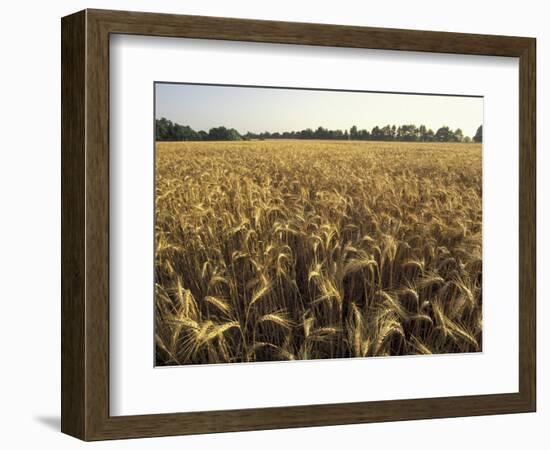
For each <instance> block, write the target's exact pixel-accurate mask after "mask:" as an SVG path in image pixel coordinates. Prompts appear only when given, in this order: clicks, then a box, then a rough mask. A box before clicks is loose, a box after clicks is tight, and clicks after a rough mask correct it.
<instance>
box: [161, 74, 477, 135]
mask: <svg viewBox="0 0 550 450" xmlns="http://www.w3.org/2000/svg"><path fill="white" fill-rule="evenodd" d="M155 86H156V117H157V118H161V117H166V118H167V119H170V120H172V121H173V122H177V123H179V124H181V125H189V126H190V127H191V128H193V129H195V130H206V131H208V129H210V128H212V127H216V126H221V125H223V126H225V127H228V128H235V129H237V130H238V131H239V132H240V133H242V134H244V133H246V132H247V131H252V132H255V133H258V132H261V131H269V132H276V131H279V132H282V131H296V130H302V129H305V128H312V129H315V128H317V127H319V126H322V127H325V128H329V129H341V130H344V129H349V128H350V127H351V126H353V125H357V127H358V128H359V129H362V128H365V129H367V130H369V131H370V130H371V129H372V127H374V126H376V125H378V126H384V125H386V124H390V125H393V124H395V125H397V126H399V125H403V124H411V123H413V124H416V125H421V124H424V125H426V126H427V127H428V128H432V129H433V130H434V131H436V130H437V128H439V127H441V126H443V125H448V126H449V127H451V128H452V129H456V128H461V129H462V131H463V132H464V134H465V135H467V136H473V135H474V134H475V132H476V129H477V127H478V126H479V125H481V124H482V123H483V99H482V98H479V97H449V96H437V95H410V94H387V93H370V92H345V91H320V90H301V89H274V88H249V87H232V86H202V85H196V84H165V83H157V84H156V85H155Z"/></svg>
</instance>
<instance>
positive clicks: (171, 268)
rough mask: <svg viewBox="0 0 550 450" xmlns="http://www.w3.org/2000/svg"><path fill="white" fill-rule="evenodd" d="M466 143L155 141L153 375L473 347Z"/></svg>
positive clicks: (470, 163) (477, 188) (478, 264)
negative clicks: (160, 370) (200, 367)
mask: <svg viewBox="0 0 550 450" xmlns="http://www.w3.org/2000/svg"><path fill="white" fill-rule="evenodd" d="M481 175H482V174H481V145H480V144H443V143H441V144H440V143H403V142H388V143H384V142H350V141H246V142H178V143H164V142H163V143H157V148H156V226H155V240H156V257H155V278H156V342H157V346H156V360H157V364H159V365H177V364H205V363H223V362H247V361H274V360H299V359H320V358H348V357H371V356H390V355H406V354H430V353H434V354H437V353H453V352H476V351H480V350H481V342H482V307H481V306H482V296H481V285H482V255H481V242H482V241H481V220H482V209H481V198H482V183H481V180H482V177H481Z"/></svg>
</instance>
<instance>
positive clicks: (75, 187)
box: [61, 12, 86, 438]
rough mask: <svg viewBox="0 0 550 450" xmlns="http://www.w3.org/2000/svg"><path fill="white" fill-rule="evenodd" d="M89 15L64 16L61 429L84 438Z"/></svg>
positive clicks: (62, 81) (62, 59)
mask: <svg viewBox="0 0 550 450" xmlns="http://www.w3.org/2000/svg"><path fill="white" fill-rule="evenodd" d="M85 20H86V15H85V13H84V12H79V13H76V14H73V15H71V16H68V17H65V18H64V19H63V22H62V27H61V35H62V39H61V40H62V47H61V146H62V153H61V234H62V240H61V318H62V320H61V430H62V431H63V432H65V433H68V434H71V435H73V436H77V437H81V438H82V437H83V436H84V430H85V424H84V411H85V408H86V406H85V399H84V392H85V386H84V380H85V375H86V370H85V361H84V350H85V342H84V333H85V331H84V330H85V313H84V301H85V293H84V282H85V276H86V274H85V252H84V235H85V221H84V214H85V209H84V195H85V194H84V192H85V186H84V181H85V176H84V167H85V164H84V158H85V143H84V139H85V131H86V127H85V123H84V122H85V115H86V102H85V64H84V61H85V56H84V52H85V31H86V30H85Z"/></svg>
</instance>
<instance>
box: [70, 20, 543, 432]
mask: <svg viewBox="0 0 550 450" xmlns="http://www.w3.org/2000/svg"><path fill="white" fill-rule="evenodd" d="M61 25H62V26H61V30H62V132H61V136H62V208H61V210H62V333H61V335H62V344H61V351H62V377H61V385H62V401H61V412H62V414H61V429H62V431H63V432H64V433H67V434H70V435H73V436H76V437H78V438H80V439H84V440H99V439H116V438H130V437H147V436H167V435H180V434H195V433H214V432H226V431H244V430H259V429H273V428H287V427H308V426H320V425H337V424H350V423H366V422H380V421H395V420H410V419H426V418H439V417H458V416H474V415H486V414H504V413H517V412H530V411H535V408H536V347H535V346H536V336H535V335H536V333H535V318H536V312H535V308H536V305H535V300H536V292H535V286H536V283H535V281H536V266H535V264H536V262H535V252H536V249H535V244H536V234H535V233H536V228H535V222H536V206H535V205H536V201H535V195H536V189H535V186H536V180H535V169H536V160H535V139H536V130H535V128H536V124H535V111H536V108H535V101H536V99H535V74H536V69H535V67H536V66H535V58H536V56H535V53H536V50H535V49H536V40H535V39H533V38H525V37H506V36H488V35H474V34H459V33H443V32H432V31H411V30H398V29H382V28H363V27H351V26H337V25H320V24H309V23H288V22H272V21H257V20H241V19H228V18H216V17H200V16H180V15H169V14H151V13H135V12H123V11H104V10H85V11H81V12H78V13H75V14H73V15H70V16H67V17H64V18H63V19H62V24H61ZM113 33H121V34H137V35H147V36H171V37H185V38H202V39H221V40H232V41H254V42H270V43H285V44H306V45H316V46H333V47H354V48H369V49H385V50H409V51H420V52H435V53H459V54H469V55H495V56H509V57H518V58H519V72H520V73H519V79H520V82H519V88H520V101H519V105H518V108H519V117H520V130H519V136H520V140H519V148H520V151H519V161H520V167H519V174H520V186H519V198H520V202H519V242H520V253H519V267H518V269H519V302H520V308H519V392H517V393H507V394H494V395H475V396H462V397H445V398H422V399H407V400H391V401H376V402H358V403H343V404H325V405H314V406H290V407H277V408H261V409H246V410H230V411H211V412H191V413H174V414H155V415H142V416H116V417H113V416H110V415H109V407H108V405H109V206H108V205H109V101H108V99H109V35H110V34H113Z"/></svg>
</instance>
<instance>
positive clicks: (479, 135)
mask: <svg viewBox="0 0 550 450" xmlns="http://www.w3.org/2000/svg"><path fill="white" fill-rule="evenodd" d="M482 141H483V125H480V126H479V128H478V129H477V131H476V134H475V135H474V142H482Z"/></svg>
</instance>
